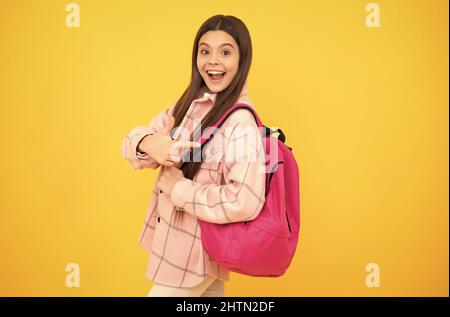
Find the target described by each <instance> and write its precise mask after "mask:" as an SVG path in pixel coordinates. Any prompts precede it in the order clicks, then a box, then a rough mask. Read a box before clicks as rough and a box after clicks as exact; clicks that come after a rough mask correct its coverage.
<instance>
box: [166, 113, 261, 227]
mask: <svg viewBox="0 0 450 317" xmlns="http://www.w3.org/2000/svg"><path fill="white" fill-rule="evenodd" d="M228 120H229V121H230V122H229V123H228V124H227V122H225V123H224V124H227V127H226V129H228V128H229V127H230V126H231V127H232V128H231V131H232V132H231V133H230V134H228V136H227V132H225V141H224V143H225V147H224V148H225V151H226V152H225V155H224V162H223V163H224V166H223V179H224V183H225V184H223V185H218V184H202V183H199V182H195V181H193V180H190V179H188V178H181V179H180V180H178V181H177V182H176V183H175V185H174V186H173V188H172V192H171V200H172V203H173V204H174V205H175V207H178V210H181V211H185V212H187V213H189V214H191V215H193V216H195V217H197V218H198V219H200V220H203V221H207V222H212V223H220V224H223V223H231V222H239V221H249V220H253V219H255V218H256V217H257V216H258V214H259V212H260V211H261V209H262V207H263V205H264V202H265V182H266V174H265V171H266V169H265V151H264V148H263V144H262V138H261V134H260V132H259V129H258V126H257V124H256V121H255V119H254V117H253V115H252V114H251V113H250V112H249V111H248V110H245V109H240V110H236V111H235V112H233V114H232V115H231V116H230V117H229V118H228V119H227V121H228ZM237 149H241V150H240V151H239V150H237ZM237 152H239V153H237ZM199 172H201V170H199Z"/></svg>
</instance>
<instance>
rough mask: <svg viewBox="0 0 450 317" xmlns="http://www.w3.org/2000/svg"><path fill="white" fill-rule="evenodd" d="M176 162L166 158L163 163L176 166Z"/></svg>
mask: <svg viewBox="0 0 450 317" xmlns="http://www.w3.org/2000/svg"><path fill="white" fill-rule="evenodd" d="M176 164H177V163H176V162H173V161H170V160H165V161H164V162H163V163H162V164H161V165H163V166H167V167H172V166H175V165H176Z"/></svg>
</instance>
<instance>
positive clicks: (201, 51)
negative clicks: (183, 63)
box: [200, 50, 208, 55]
mask: <svg viewBox="0 0 450 317" xmlns="http://www.w3.org/2000/svg"><path fill="white" fill-rule="evenodd" d="M203 52H206V53H208V51H207V50H200V54H202V55H205V54H203Z"/></svg>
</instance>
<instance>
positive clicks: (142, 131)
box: [121, 104, 175, 170]
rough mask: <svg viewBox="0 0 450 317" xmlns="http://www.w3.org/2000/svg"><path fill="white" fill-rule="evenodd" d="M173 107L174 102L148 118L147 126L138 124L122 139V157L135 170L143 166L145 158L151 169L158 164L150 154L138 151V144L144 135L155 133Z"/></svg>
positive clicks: (160, 127) (165, 122)
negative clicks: (150, 118)
mask: <svg viewBox="0 0 450 317" xmlns="http://www.w3.org/2000/svg"><path fill="white" fill-rule="evenodd" d="M174 108H175V104H173V105H171V106H170V107H169V108H167V109H165V110H163V111H161V112H160V113H159V114H158V115H157V116H156V117H154V118H153V119H152V120H150V123H149V124H148V125H147V126H138V127H136V128H134V129H132V130H131V131H130V132H129V133H128V134H127V135H126V136H125V138H124V139H123V141H122V146H121V152H122V157H124V158H125V159H127V160H128V161H129V162H130V164H131V166H132V167H133V168H134V169H135V170H138V169H142V168H143V166H144V164H143V160H147V161H148V162H149V163H150V168H152V169H156V168H158V167H159V166H160V164H159V163H158V162H156V161H155V160H154V159H152V158H151V157H150V155H148V154H147V153H145V152H139V151H138V146H139V143H140V142H141V141H142V139H143V138H144V137H145V136H147V135H149V134H154V133H157V132H158V131H160V130H161V129H162V128H163V127H164V126H165V125H166V124H167V122H168V120H169V117H170V115H172V114H173V110H174Z"/></svg>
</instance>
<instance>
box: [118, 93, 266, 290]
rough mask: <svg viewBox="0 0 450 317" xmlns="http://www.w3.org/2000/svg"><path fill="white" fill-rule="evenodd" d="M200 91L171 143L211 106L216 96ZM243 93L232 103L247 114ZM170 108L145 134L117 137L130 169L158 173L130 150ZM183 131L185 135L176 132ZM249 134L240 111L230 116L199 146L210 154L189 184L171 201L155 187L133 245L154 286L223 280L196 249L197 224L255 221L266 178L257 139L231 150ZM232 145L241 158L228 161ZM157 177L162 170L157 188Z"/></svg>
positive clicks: (161, 118) (161, 121) (247, 117)
mask: <svg viewBox="0 0 450 317" xmlns="http://www.w3.org/2000/svg"><path fill="white" fill-rule="evenodd" d="M203 92H204V90H203V89H202V93H201V94H200V95H202V94H203V96H202V97H200V98H198V99H195V100H193V101H192V103H191V105H190V107H189V110H188V111H187V113H186V116H185V117H184V119H183V121H182V123H181V125H180V127H179V128H178V129H177V130H176V131H175V134H173V137H174V139H175V140H187V139H188V138H189V136H190V132H192V130H193V128H194V124H193V121H194V119H195V120H201V119H202V118H203V117H204V116H205V115H206V114H207V113H208V111H209V110H210V109H211V108H212V107H213V105H214V102H215V99H216V96H217V95H216V94H209V93H206V92H205V93H203ZM246 94H247V85H245V86H244V88H243V89H242V91H241V93H240V96H239V98H238V101H237V102H239V103H241V102H242V103H246V104H249V105H251V106H252V107H253V105H252V103H251V101H250V99H249V98H248V97H247V95H246ZM174 106H175V105H172V106H171V107H169V108H167V109H165V110H164V111H162V112H160V113H159V115H157V116H156V117H155V118H154V119H153V120H151V121H150V123H149V125H148V126H147V127H144V126H140V127H136V128H134V129H133V130H132V131H131V132H130V133H129V134H128V135H127V136H126V137H125V138H124V140H123V143H122V156H123V157H125V158H126V159H127V160H129V161H130V163H131V165H132V167H133V168H134V169H135V170H138V169H142V168H143V166H142V163H141V162H142V161H141V160H142V159H149V160H150V161H151V162H152V168H157V167H159V164H158V163H157V162H156V161H154V160H152V159H151V158H150V157H149V156H148V155H147V154H146V153H139V152H137V145H138V144H139V142H140V141H141V140H142V138H143V137H144V136H146V135H148V134H151V133H155V132H157V131H159V130H161V129H162V128H163V127H164V126H165V125H166V123H167V121H168V118H169V115H171V114H173V109H174ZM182 127H184V128H186V129H187V130H188V131H189V134H187V133H186V132H184V133H181V130H180V128H182ZM195 128H196V129H198V128H199V127H197V126H196V127H195ZM246 128H247V130H245V129H246ZM248 128H250V129H252V128H253V129H254V131H256V132H257V131H258V129H257V124H256V122H255V120H254V118H253V116H252V114H251V113H250V112H249V111H248V110H245V109H240V110H236V111H235V112H234V113H233V114H232V115H231V116H229V117H228V118H227V120H226V121H225V122H224V123H223V125H222V126H221V128H220V133H219V131H217V132H216V133H215V135H214V138H213V139H211V141H209V143H208V145H207V146H206V147H205V151H206V152H207V150H206V149H212V150H211V151H209V152H213V153H210V154H209V155H207V157H206V158H205V157H204V162H203V163H202V164H201V166H200V169H199V171H198V173H197V175H196V176H195V177H194V180H190V179H187V178H182V179H181V180H179V181H178V182H177V183H175V185H174V186H173V189H172V193H171V195H170V197H169V196H168V195H165V194H163V193H160V191H159V189H158V188H157V187H156V185H155V188H154V190H153V193H152V197H151V200H150V203H149V206H148V210H147V214H146V216H145V223H144V225H143V229H142V232H141V235H140V238H139V243H140V244H141V245H142V246H143V247H144V249H146V250H147V251H148V252H149V253H151V256H150V261H149V263H148V267H147V271H146V274H145V275H146V277H147V278H149V279H150V280H152V281H153V282H154V283H156V284H162V285H168V286H174V287H194V286H196V285H198V284H200V283H201V282H202V281H203V280H204V279H205V278H206V277H207V276H208V275H209V276H213V277H215V278H217V279H221V280H224V281H227V280H229V271H228V270H227V269H226V268H224V267H222V266H220V265H219V264H218V263H217V262H215V261H214V260H212V259H211V258H210V257H209V256H208V254H206V252H205V250H204V249H203V246H202V242H201V231H200V227H199V224H198V221H197V219H201V220H204V221H208V222H213V223H229V222H237V221H246V220H252V219H255V218H256V217H257V216H258V214H259V212H260V211H261V209H262V207H263V205H264V200H265V193H264V190H265V174H264V173H263V172H261V171H265V161H264V159H265V158H264V150H263V145H262V139H261V137H260V136H259V134H256V137H247V138H245V142H240V143H239V145H238V141H239V140H241V141H242V140H243V139H244V138H243V137H244V136H246V135H247V134H246V133H243V131H248ZM258 133H259V132H258ZM247 136H248V135H247ZM196 140H198V138H196ZM236 146H237V147H239V148H241V149H242V148H243V151H241V152H240V153H241V154H240V157H239V159H230V158H231V157H232V155H231V154H229V153H234V152H236V151H232V150H233V149H236ZM217 149H218V151H215V152H214V150H217ZM242 153H243V154H242ZM233 157H236V155H235V154H233ZM211 158H213V159H211ZM179 166H181V163H179V165H178V167H179ZM160 175H161V171H159V173H158V177H157V180H156V183H157V182H158V180H159V177H160ZM176 212H184V215H183V216H184V217H183V218H182V219H183V220H182V221H181V222H176V223H175V219H174V214H175V213H176Z"/></svg>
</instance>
